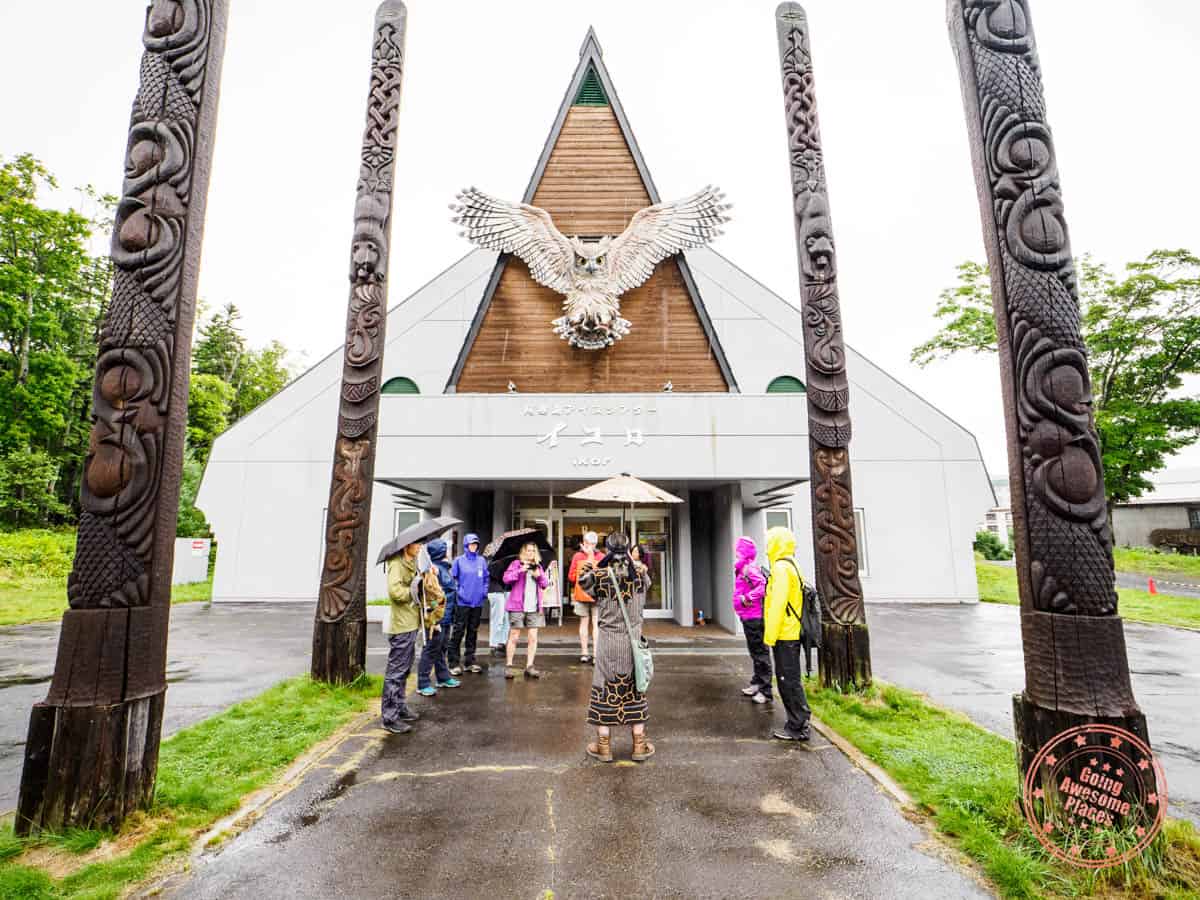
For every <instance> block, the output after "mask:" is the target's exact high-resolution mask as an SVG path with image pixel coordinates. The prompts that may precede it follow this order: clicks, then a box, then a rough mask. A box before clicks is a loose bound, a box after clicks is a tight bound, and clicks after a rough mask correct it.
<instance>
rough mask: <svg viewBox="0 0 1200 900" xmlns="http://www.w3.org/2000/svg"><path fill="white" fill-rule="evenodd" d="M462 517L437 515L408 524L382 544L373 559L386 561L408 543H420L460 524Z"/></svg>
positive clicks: (401, 550) (379, 561)
mask: <svg viewBox="0 0 1200 900" xmlns="http://www.w3.org/2000/svg"><path fill="white" fill-rule="evenodd" d="M461 524H462V519H452V518H450V517H449V516H438V517H437V518H434V519H425V520H423V521H420V522H418V523H417V524H415V525H409V526H408V527H407V528H405V529H404V530H403V531H401V532H400V533H399V534H398V535H396V536H395V537H394V538H392V539H391V540H390V541H388V542H387V543H386V544H384V545H383V549H382V550H380V551H379V559H377V560H375V562H376V564H378V563H382V562H386V561H387V560H389V559H391V558H392V557H393V556H396V555H398V554H400V553H402V552H404V548H405V547H407V546H408V545H409V544H421V543H424V542H425V541H427V540H429V539H430V538H435V537H437V536H438V535H439V534H442V533H443V532H446V531H449V530H450V529H451V528H453V527H454V526H455V525H461Z"/></svg>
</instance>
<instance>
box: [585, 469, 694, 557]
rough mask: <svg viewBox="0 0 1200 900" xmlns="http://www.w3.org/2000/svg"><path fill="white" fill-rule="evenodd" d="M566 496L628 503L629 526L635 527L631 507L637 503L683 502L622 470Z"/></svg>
mask: <svg viewBox="0 0 1200 900" xmlns="http://www.w3.org/2000/svg"><path fill="white" fill-rule="evenodd" d="M567 496H568V497H570V498H571V499H572V500H591V501H593V502H596V503H628V504H629V513H630V515H629V520H630V527H631V528H632V527H635V526H634V524H633V507H634V506H636V505H637V504H639V503H641V504H642V505H645V504H647V503H682V502H683V501H682V500H680V499H679V498H678V497H676V496H675V495H674V494H671V493H668V492H667V491H664V490H663V489H662V488H660V487H655V486H654V485H652V484H650V482H648V481H642V480H641V479H640V478H634V477H633V476H632V475H630V474H629V473H628V472H622V473H621V474H620V475H618V476H616V477H615V478H609V479H607V480H605V481H601V482H599V483H597V484H593V485H591V486H590V487H585V488H584V489H583V490H581V491H576V492H575V493H573V494H568V495H567ZM630 537H631V538H632V539H634V540H636V539H637V535H636V534H633V535H630Z"/></svg>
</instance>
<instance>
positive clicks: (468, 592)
mask: <svg viewBox="0 0 1200 900" xmlns="http://www.w3.org/2000/svg"><path fill="white" fill-rule="evenodd" d="M463 546H464V547H465V548H466V552H465V553H464V554H462V555H461V556H459V557H458V558H457V559H455V560H454V565H453V566H452V567H451V569H450V574H451V575H452V576H454V580H455V581H456V582H457V583H458V604H457V605H456V606H455V607H454V630H453V631H452V632H451V633H450V649H449V651H448V656H449V657H450V674H451V675H455V676H458V675H461V674H462V673H463V671H464V670H465V671H467V672H473V673H475V674H479V673H480V672H482V671H483V669H482V668H481V667H480V666H478V665H476V664H475V640H476V638H477V637H478V635H479V619H480V617H481V616H482V615H483V598H484V597H486V596H487V589H488V567H487V560H486V559H484V558H483V557H482V556H480V555H479V535H477V534H468V535H467V539H466V540H465V541H463ZM464 638H465V639H466V645H467V652H466V655H465V656H463V655H462V653H461V651H462V646H463V639H464Z"/></svg>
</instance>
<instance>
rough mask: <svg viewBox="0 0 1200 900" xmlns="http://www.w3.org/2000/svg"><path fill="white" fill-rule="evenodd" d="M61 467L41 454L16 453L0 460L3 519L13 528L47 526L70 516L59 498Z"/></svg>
mask: <svg viewBox="0 0 1200 900" xmlns="http://www.w3.org/2000/svg"><path fill="white" fill-rule="evenodd" d="M56 478H58V465H57V464H56V463H55V461H54V460H53V459H51V458H50V455H49V454H48V453H45V452H44V451H41V450H24V449H22V450H12V451H10V452H9V453H7V454H5V455H4V456H3V457H0V517H3V518H4V519H5V520H6V521H8V522H10V523H11V524H13V525H17V526H21V525H34V524H43V523H45V522H46V521H47V519H48V518H50V517H52V516H54V517H57V516H63V515H65V514H66V513H67V511H68V510H67V507H66V504H64V503H61V502H60V501H59V500H58V498H57V496H55V490H54V481H55V479H56Z"/></svg>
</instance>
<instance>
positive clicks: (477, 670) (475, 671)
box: [467, 663, 483, 675]
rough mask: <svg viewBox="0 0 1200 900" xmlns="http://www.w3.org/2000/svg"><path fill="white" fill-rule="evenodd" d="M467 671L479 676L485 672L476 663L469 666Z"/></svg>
mask: <svg viewBox="0 0 1200 900" xmlns="http://www.w3.org/2000/svg"><path fill="white" fill-rule="evenodd" d="M467 671H468V672H470V673H471V674H472V675H478V674H479V673H480V672H482V671H483V668H482V667H481V666H477V665H475V664H474V663H472V664H471V665H469V666H467Z"/></svg>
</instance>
